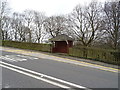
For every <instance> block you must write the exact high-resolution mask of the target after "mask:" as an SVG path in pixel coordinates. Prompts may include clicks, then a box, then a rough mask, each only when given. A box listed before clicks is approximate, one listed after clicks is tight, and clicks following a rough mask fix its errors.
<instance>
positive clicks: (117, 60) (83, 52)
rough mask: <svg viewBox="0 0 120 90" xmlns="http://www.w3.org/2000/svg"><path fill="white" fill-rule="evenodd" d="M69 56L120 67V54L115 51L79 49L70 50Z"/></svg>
mask: <svg viewBox="0 0 120 90" xmlns="http://www.w3.org/2000/svg"><path fill="white" fill-rule="evenodd" d="M69 55H70V56H75V57H82V58H89V59H93V60H98V61H101V62H106V63H111V64H116V65H120V52H119V51H115V50H107V49H96V48H86V47H79V48H70V49H69Z"/></svg>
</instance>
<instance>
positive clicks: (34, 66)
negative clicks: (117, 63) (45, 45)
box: [0, 49, 118, 90]
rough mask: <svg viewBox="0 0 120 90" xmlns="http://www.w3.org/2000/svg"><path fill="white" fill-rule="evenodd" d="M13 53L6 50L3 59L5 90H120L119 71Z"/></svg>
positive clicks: (45, 56)
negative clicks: (22, 89) (23, 89)
mask: <svg viewBox="0 0 120 90" xmlns="http://www.w3.org/2000/svg"><path fill="white" fill-rule="evenodd" d="M1 50H2V49H1ZM13 51H14V49H9V50H8V49H3V50H2V55H1V56H0V67H2V71H1V69H0V71H1V72H2V74H1V76H2V83H1V82H0V86H2V88H65V89H69V88H75V89H76V88H79V89H83V90H86V89H95V88H104V89H105V88H109V89H110V88H118V72H117V69H114V68H108V67H102V66H101V67H100V66H99V67H100V69H99V68H98V66H97V65H92V66H91V64H90V65H88V64H87V65H86V63H82V64H81V62H77V64H78V63H79V64H78V65H77V64H76V62H74V60H73V61H72V60H71V61H70V62H68V61H64V59H63V58H62V59H61V58H59V57H53V56H48V55H43V54H42V53H34V52H27V51H25V50H22V51H20V50H17V52H16V51H14V52H13ZM60 60H61V61H60ZM62 60H63V61H62ZM0 81H1V79H0ZM106 90H108V89H106Z"/></svg>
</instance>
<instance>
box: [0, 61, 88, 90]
mask: <svg viewBox="0 0 120 90" xmlns="http://www.w3.org/2000/svg"><path fill="white" fill-rule="evenodd" d="M0 66H1V67H4V68H7V69H10V70H12V71H15V72H18V73H21V74H24V75H26V76H29V77H32V78H35V79H38V80H41V81H44V82H47V83H50V84H52V85H55V86H58V87H60V88H66V89H69V88H81V89H83V90H90V89H88V88H86V87H83V86H80V85H77V84H74V83H71V82H68V81H64V80H61V79H58V78H55V77H52V76H48V75H45V74H42V73H39V72H35V71H32V70H29V69H26V68H23V67H19V66H15V65H12V64H9V63H5V62H2V61H0Z"/></svg>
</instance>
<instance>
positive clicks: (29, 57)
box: [17, 55, 38, 59]
mask: <svg viewBox="0 0 120 90" xmlns="http://www.w3.org/2000/svg"><path fill="white" fill-rule="evenodd" d="M17 56H19V57H24V58H28V59H38V58H34V57H30V56H25V55H17Z"/></svg>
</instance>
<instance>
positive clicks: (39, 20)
mask: <svg viewBox="0 0 120 90" xmlns="http://www.w3.org/2000/svg"><path fill="white" fill-rule="evenodd" d="M45 19H46V16H45V14H44V13H43V12H37V11H34V24H35V29H34V32H35V37H36V40H35V42H36V41H37V42H38V43H40V42H41V40H42V36H43V32H42V29H43V22H44V20H45Z"/></svg>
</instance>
